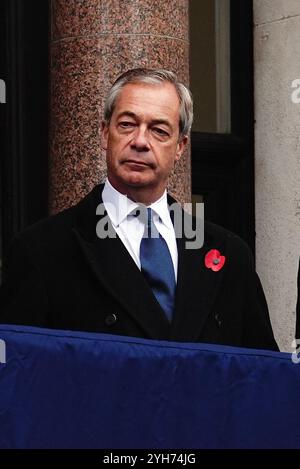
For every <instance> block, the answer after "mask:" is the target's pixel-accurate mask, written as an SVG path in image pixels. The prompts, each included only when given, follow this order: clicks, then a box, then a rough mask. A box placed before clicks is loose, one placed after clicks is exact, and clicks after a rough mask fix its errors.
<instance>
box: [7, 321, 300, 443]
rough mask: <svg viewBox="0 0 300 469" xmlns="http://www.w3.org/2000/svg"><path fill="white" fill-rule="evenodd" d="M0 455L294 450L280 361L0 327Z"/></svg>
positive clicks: (292, 407) (294, 380)
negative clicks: (13, 451)
mask: <svg viewBox="0 0 300 469" xmlns="http://www.w3.org/2000/svg"><path fill="white" fill-rule="evenodd" d="M0 339H2V340H4V341H5V345H6V363H5V364H1V363H0V448H172V449H177V448H198V449H201V448H300V425H299V415H300V399H299V396H300V364H298V365H297V364H294V363H293V362H292V360H291V355H290V354H288V353H279V352H268V351H262V350H250V349H241V348H234V347H227V346H217V345H207V344H194V343H193V344H191V343H188V344H185V343H175V342H164V341H154V340H144V339H137V338H131V337H121V336H110V335H106V334H94V333H85V332H67V331H56V330H50V329H42V328H33V327H25V326H24V327H23V326H11V325H9V326H3V325H1V326H0Z"/></svg>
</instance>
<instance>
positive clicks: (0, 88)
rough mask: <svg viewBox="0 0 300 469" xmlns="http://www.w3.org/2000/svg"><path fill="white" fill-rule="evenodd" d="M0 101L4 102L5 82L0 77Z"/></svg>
mask: <svg viewBox="0 0 300 469" xmlns="http://www.w3.org/2000/svg"><path fill="white" fill-rule="evenodd" d="M0 103H1V104H5V103H6V84H5V81H4V80H2V79H1V78H0Z"/></svg>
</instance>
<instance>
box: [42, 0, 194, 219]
mask: <svg viewBox="0 0 300 469" xmlns="http://www.w3.org/2000/svg"><path fill="white" fill-rule="evenodd" d="M51 9H52V10H51V20H52V21H51V53H50V55H51V63H50V67H51V132H50V210H51V212H52V213H55V212H58V211H60V210H62V209H64V208H66V207H68V206H70V205H73V204H74V203H76V202H77V201H78V200H80V199H81V198H82V197H83V196H84V195H85V194H86V193H88V192H89V191H90V190H91V189H92V187H93V186H94V185H95V184H97V183H99V182H100V181H102V180H103V179H104V178H105V167H106V164H105V156H104V154H103V152H102V151H101V145H100V138H101V136H100V124H101V120H102V109H103V101H104V97H105V94H106V92H107V90H108V89H109V87H110V85H111V83H112V82H113V81H114V80H115V78H116V77H117V76H118V75H119V74H120V73H122V72H124V71H125V70H127V69H129V68H133V67H141V66H145V67H151V68H154V67H158V68H166V69H170V70H173V71H174V72H176V73H177V75H178V76H179V78H180V80H182V81H183V82H184V83H185V84H188V82H189V37H188V0H168V1H166V0H126V1H125V0H52V4H51ZM170 190H171V191H172V192H173V193H174V194H175V196H177V198H178V199H179V200H181V201H189V200H190V160H189V154H188V152H187V153H186V155H185V157H184V158H182V159H181V161H180V162H179V163H178V164H177V166H176V170H175V172H174V174H173V175H172V177H171V180H170Z"/></svg>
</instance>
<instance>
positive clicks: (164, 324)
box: [73, 186, 170, 339]
mask: <svg viewBox="0 0 300 469" xmlns="http://www.w3.org/2000/svg"><path fill="white" fill-rule="evenodd" d="M102 189H103V186H102V187H101V186H98V187H96V188H95V189H94V190H93V191H92V193H91V194H90V195H89V196H87V198H86V199H84V200H83V201H82V203H81V206H80V207H79V208H78V211H77V213H76V217H75V222H74V229H73V232H74V236H75V238H76V240H77V242H78V245H79V247H80V249H81V251H82V253H83V255H84V258H85V260H86V262H87V265H88V267H89V268H90V269H91V270H92V271H93V273H94V275H95V277H96V278H97V280H98V282H99V283H100V284H101V286H102V287H103V288H105V290H106V291H107V292H108V294H109V295H110V296H111V297H112V298H113V299H114V300H115V301H116V302H117V303H118V304H119V305H120V306H121V308H122V309H124V310H125V311H126V312H127V313H128V315H130V316H131V317H132V318H133V319H134V320H135V321H136V322H137V323H138V324H139V325H140V327H141V328H142V329H143V331H144V333H145V334H146V336H148V337H149V338H157V339H160V338H162V339H166V338H167V336H168V334H169V330H170V325H169V323H168V321H167V319H166V317H165V314H164V313H163V311H162V309H161V307H160V305H159V303H158V302H157V301H156V299H155V297H154V295H153V293H152V290H151V289H150V287H149V286H148V284H147V282H146V280H145V279H144V277H143V276H142V274H141V272H140V270H139V269H138V267H137V266H136V264H135V262H134V261H133V259H132V258H131V256H130V254H129V253H128V251H127V249H126V248H125V246H124V245H123V243H122V241H121V240H120V239H119V238H118V237H115V238H105V239H99V238H98V237H97V236H96V224H97V222H98V221H99V216H98V217H97V216H96V207H97V205H98V204H99V203H102V198H101V193H102ZM103 216H107V213H106V212H105V213H104V215H103ZM107 219H108V223H110V221H109V218H108V216H107ZM111 229H112V230H113V228H112V226H111Z"/></svg>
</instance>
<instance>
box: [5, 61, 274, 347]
mask: <svg viewBox="0 0 300 469" xmlns="http://www.w3.org/2000/svg"><path fill="white" fill-rule="evenodd" d="M191 124H192V101H191V97H190V93H189V91H188V90H187V89H186V88H185V87H184V86H183V85H182V84H180V83H178V81H177V79H176V77H175V75H174V74H173V73H171V72H168V71H164V70H147V69H134V70H130V71H128V72H126V73H125V74H123V75H122V76H121V77H119V78H118V79H117V81H116V82H115V83H114V85H113V87H112V88H111V90H110V92H109V95H108V97H107V100H106V104H105V112H104V122H103V125H102V142H103V147H104V149H105V150H106V155H107V174H108V179H107V181H106V183H105V185H104V186H103V185H101V186H98V187H96V188H94V190H93V191H92V192H91V193H90V194H89V195H88V196H87V197H85V198H84V199H83V200H82V201H81V202H80V203H79V204H77V205H76V206H74V207H72V208H69V209H68V210H65V211H64V212H62V213H60V214H58V215H55V216H52V217H50V218H49V219H47V220H44V221H41V222H39V223H37V224H36V225H34V226H33V227H31V228H29V229H27V230H26V231H25V232H24V233H22V234H21V235H19V236H17V237H16V239H15V241H14V246H13V249H12V253H11V259H10V264H9V266H10V267H9V271H8V276H7V282H6V284H5V285H4V286H3V289H2V293H1V300H0V307H1V310H0V311H1V312H0V320H1V322H2V323H5V322H6V323H17V324H29V325H34V326H42V327H50V328H57V329H73V330H84V331H96V332H104V333H110V334H120V335H128V336H136V337H145V338H152V339H163V340H173V341H197V342H208V343H218V344H228V345H233V346H241V347H254V348H266V349H273V350H278V348H277V344H276V342H275V340H274V336H273V332H272V328H271V324H270V319H269V314H268V309H267V305H266V301H265V297H264V294H263V290H262V287H261V284H260V281H259V279H258V276H257V274H256V272H255V270H254V266H253V260H252V256H251V253H250V250H249V248H248V247H247V245H246V244H245V243H244V242H243V241H242V240H241V239H239V238H238V237H237V236H235V235H234V234H232V233H230V232H228V231H226V230H225V229H223V228H220V227H218V226H216V225H213V224H210V223H205V234H204V244H203V246H202V247H198V248H196V249H188V248H187V243H186V241H187V238H186V234H185V233H184V230H183V233H182V235H181V233H178V226H177V227H176V224H175V223H174V225H173V222H174V220H173V222H172V219H171V215H170V213H171V212H170V210H169V209H170V206H171V204H172V203H173V202H174V201H173V200H172V199H171V198H170V197H168V196H167V194H166V186H167V180H168V176H169V174H170V172H171V170H172V169H173V166H174V163H175V162H176V161H177V160H179V158H180V157H181V155H182V153H183V151H184V149H185V146H186V144H187V140H188V134H189V131H190V128H191ZM102 203H103V204H104V207H105V210H102V209H101V205H99V204H102ZM97 207H98V208H97ZM99 207H100V209H99ZM96 210H97V214H96ZM138 210H139V211H140V213H143V216H138ZM99 214H101V215H100V216H99ZM103 221H104V223H102V222H103ZM193 222H194V220H193ZM104 228H107V233H108V232H109V233H110V235H109V236H103V231H105V229H104ZM179 231H180V230H179ZM104 234H105V233H104Z"/></svg>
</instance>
